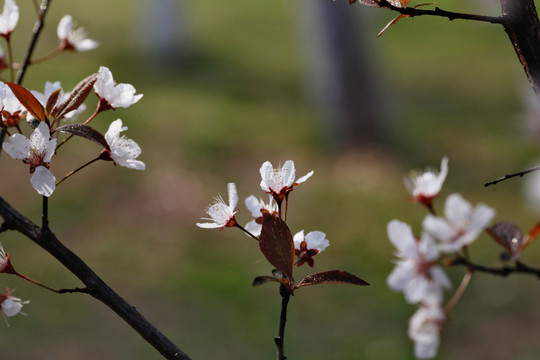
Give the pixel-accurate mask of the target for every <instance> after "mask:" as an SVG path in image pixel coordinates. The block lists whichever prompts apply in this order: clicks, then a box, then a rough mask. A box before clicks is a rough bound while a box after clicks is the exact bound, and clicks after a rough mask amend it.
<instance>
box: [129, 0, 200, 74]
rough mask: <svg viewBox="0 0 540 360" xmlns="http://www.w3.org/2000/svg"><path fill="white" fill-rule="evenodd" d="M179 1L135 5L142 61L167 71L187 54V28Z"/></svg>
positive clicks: (185, 16) (183, 8)
mask: <svg viewBox="0 0 540 360" xmlns="http://www.w3.org/2000/svg"><path fill="white" fill-rule="evenodd" d="M186 8H187V3H186V1H183V0H158V1H139V6H138V7H137V9H138V10H139V15H138V18H139V21H138V22H137V28H136V29H135V30H136V33H137V36H138V38H139V39H141V44H140V51H141V55H142V57H143V59H144V61H149V62H151V63H152V64H154V65H155V67H156V68H157V69H160V68H162V69H165V72H167V71H170V66H175V65H177V64H178V62H180V61H182V60H184V59H185V58H186V57H187V56H188V55H189V53H190V39H191V34H190V24H189V21H188V19H189V16H187V15H186V11H187V9H186Z"/></svg>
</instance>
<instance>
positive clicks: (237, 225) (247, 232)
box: [234, 221, 259, 241]
mask: <svg viewBox="0 0 540 360" xmlns="http://www.w3.org/2000/svg"><path fill="white" fill-rule="evenodd" d="M234 226H235V227H237V228H239V229H240V230H242V231H243V232H245V233H246V234H248V235H249V236H251V237H252V238H254V239H255V240H256V241H259V239H257V237H256V236H255V235H253V234H252V233H250V232H249V231H247V230H246V229H244V228H243V227H242V225H240V224H239V223H238V222H236V221H235V223H234Z"/></svg>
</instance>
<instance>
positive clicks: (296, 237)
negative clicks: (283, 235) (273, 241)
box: [293, 230, 304, 250]
mask: <svg viewBox="0 0 540 360" xmlns="http://www.w3.org/2000/svg"><path fill="white" fill-rule="evenodd" d="M302 241H304V230H301V231H299V232H297V233H296V234H294V236H293V242H294V248H295V249H296V250H300V244H301V243H302Z"/></svg>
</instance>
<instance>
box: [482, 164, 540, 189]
mask: <svg viewBox="0 0 540 360" xmlns="http://www.w3.org/2000/svg"><path fill="white" fill-rule="evenodd" d="M536 170H540V166H535V167H533V168H530V169H527V170H523V171H519V172H517V173H513V174H507V175H504V176H503V177H500V178H498V179H495V180H491V181H488V182H486V183H484V186H485V187H488V186H490V185H495V184H498V183H500V182H501V181H504V180H507V179H511V178H513V177H516V176H519V177H523V175H526V174H528V173H531V172H533V171H536Z"/></svg>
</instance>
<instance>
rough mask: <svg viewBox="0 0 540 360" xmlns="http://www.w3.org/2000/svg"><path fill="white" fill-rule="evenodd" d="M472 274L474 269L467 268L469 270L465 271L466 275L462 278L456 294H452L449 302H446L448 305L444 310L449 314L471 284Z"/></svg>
mask: <svg viewBox="0 0 540 360" xmlns="http://www.w3.org/2000/svg"><path fill="white" fill-rule="evenodd" d="M472 274H473V272H472V270H470V269H467V272H466V273H465V275H463V279H462V280H461V283H460V284H459V287H458V288H457V289H456V292H455V293H454V296H452V298H451V299H450V301H449V302H448V304H446V306H445V307H444V311H445V312H446V313H447V314H448V313H449V312H450V311H452V309H453V308H454V307H455V306H456V305H457V303H458V302H459V300H460V299H461V297H462V296H463V294H464V293H465V289H467V286H469V283H470V281H471V278H472Z"/></svg>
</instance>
